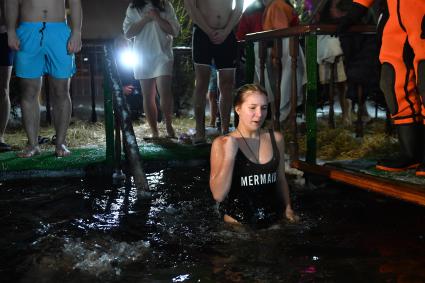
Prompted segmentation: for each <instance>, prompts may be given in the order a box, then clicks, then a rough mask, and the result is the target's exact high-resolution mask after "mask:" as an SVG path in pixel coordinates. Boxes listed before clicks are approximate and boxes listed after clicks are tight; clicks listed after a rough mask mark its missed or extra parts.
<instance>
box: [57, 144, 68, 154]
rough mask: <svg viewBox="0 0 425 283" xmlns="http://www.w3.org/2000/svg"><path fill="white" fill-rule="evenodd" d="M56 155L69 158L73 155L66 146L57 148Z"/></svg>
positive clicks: (61, 145) (62, 145)
mask: <svg viewBox="0 0 425 283" xmlns="http://www.w3.org/2000/svg"><path fill="white" fill-rule="evenodd" d="M55 155H56V157H67V156H70V155H71V151H69V149H68V148H67V147H66V146H65V145H64V144H60V145H57V146H56V149H55Z"/></svg>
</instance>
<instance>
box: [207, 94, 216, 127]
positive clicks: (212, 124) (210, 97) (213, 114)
mask: <svg viewBox="0 0 425 283" xmlns="http://www.w3.org/2000/svg"><path fill="white" fill-rule="evenodd" d="M217 95H218V93H217V91H216V90H210V91H208V94H207V97H208V101H209V103H210V112H211V120H210V127H215V121H216V120H217V109H218V105H217Z"/></svg>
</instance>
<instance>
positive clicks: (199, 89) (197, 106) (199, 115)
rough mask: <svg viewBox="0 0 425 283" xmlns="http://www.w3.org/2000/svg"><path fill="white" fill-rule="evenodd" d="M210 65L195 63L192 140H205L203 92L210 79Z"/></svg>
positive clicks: (204, 98)
mask: <svg viewBox="0 0 425 283" xmlns="http://www.w3.org/2000/svg"><path fill="white" fill-rule="evenodd" d="M210 74H211V71H210V66H208V65H199V64H195V89H194V91H193V96H194V98H193V101H194V112H195V122H196V127H195V128H196V134H195V138H194V142H195V143H196V142H198V141H203V140H205V106H206V97H205V93H207V91H208V84H209V81H210Z"/></svg>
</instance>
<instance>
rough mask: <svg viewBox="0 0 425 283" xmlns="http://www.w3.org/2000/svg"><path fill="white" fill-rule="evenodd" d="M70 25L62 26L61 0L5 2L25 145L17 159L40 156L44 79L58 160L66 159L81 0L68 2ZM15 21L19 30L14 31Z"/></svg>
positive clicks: (7, 0) (79, 32)
mask: <svg viewBox="0 0 425 283" xmlns="http://www.w3.org/2000/svg"><path fill="white" fill-rule="evenodd" d="M68 4H69V8H70V11H71V14H70V19H71V25H70V26H68V25H67V23H66V9H65V0H21V1H17V0H6V23H7V33H8V43H9V47H10V48H11V49H13V50H16V54H15V59H14V66H15V73H16V76H17V77H19V78H20V81H21V91H22V93H21V97H22V99H21V108H22V121H23V125H24V128H25V131H26V133H27V137H28V144H27V146H26V148H25V149H24V150H23V151H22V152H20V153H19V154H18V156H20V157H24V158H28V157H32V156H34V155H37V154H39V153H40V148H39V147H38V132H39V126H40V105H39V102H38V96H39V93H40V91H41V84H42V77H43V75H49V76H50V82H51V84H52V89H53V93H52V108H53V123H54V127H55V131H56V149H55V154H56V156H57V157H65V156H68V155H70V153H71V152H70V151H69V150H68V148H67V147H66V142H65V138H66V132H67V129H68V126H69V122H70V120H71V98H70V95H69V85H70V78H71V76H72V75H73V74H74V73H75V69H76V68H75V60H74V53H76V52H78V51H79V50H80V49H81V25H82V8H81V0H68ZM18 19H19V21H20V23H19V27H18V28H17V27H16V23H17V20H18Z"/></svg>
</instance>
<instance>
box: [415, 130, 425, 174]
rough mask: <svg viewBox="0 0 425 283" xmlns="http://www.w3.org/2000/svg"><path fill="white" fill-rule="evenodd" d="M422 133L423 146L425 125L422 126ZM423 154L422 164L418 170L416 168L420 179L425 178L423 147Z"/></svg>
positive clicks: (423, 152) (424, 151) (423, 150)
mask: <svg viewBox="0 0 425 283" xmlns="http://www.w3.org/2000/svg"><path fill="white" fill-rule="evenodd" d="M421 127H422V129H421V132H422V143H421V144H422V145H423V144H424V143H423V141H425V125H422V126H421ZM420 150H421V151H422V152H421V156H422V160H421V164H420V165H419V166H418V168H416V176H419V177H425V148H424V147H423V146H422V148H420Z"/></svg>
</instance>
